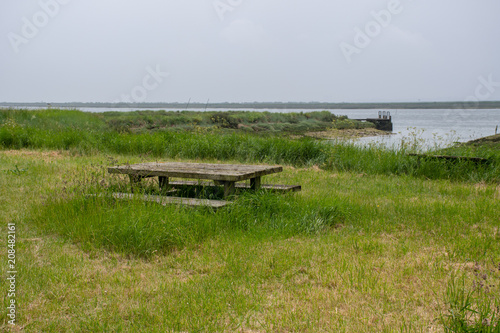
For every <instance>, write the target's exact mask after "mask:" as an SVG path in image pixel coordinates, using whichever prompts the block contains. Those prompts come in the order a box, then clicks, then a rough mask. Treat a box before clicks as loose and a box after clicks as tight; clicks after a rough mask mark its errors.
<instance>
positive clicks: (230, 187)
mask: <svg viewBox="0 0 500 333" xmlns="http://www.w3.org/2000/svg"><path fill="white" fill-rule="evenodd" d="M234 183H235V182H228V181H225V182H224V198H227V197H229V196H231V195H234V194H235V193H236V188H235V186H234Z"/></svg>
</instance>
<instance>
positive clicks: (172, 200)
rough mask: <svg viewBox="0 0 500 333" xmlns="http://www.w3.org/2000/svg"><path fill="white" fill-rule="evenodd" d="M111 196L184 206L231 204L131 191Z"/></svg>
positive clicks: (216, 206)
mask: <svg viewBox="0 0 500 333" xmlns="http://www.w3.org/2000/svg"><path fill="white" fill-rule="evenodd" d="M111 196H112V197H113V198H115V199H126V200H133V199H135V198H139V199H140V200H143V201H149V202H156V203H158V204H160V205H163V206H166V205H171V204H175V205H184V206H207V207H212V208H215V209H217V208H222V207H224V206H227V205H229V204H231V202H229V201H224V200H208V199H194V198H180V197H167V196H161V195H147V194H145V195H134V194H131V193H112V194H111Z"/></svg>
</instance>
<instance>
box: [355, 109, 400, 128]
mask: <svg viewBox="0 0 500 333" xmlns="http://www.w3.org/2000/svg"><path fill="white" fill-rule="evenodd" d="M355 120H359V121H368V122H370V123H373V124H375V128H376V129H378V130H381V131H388V132H392V117H391V113H390V112H389V111H379V112H378V118H365V119H355Z"/></svg>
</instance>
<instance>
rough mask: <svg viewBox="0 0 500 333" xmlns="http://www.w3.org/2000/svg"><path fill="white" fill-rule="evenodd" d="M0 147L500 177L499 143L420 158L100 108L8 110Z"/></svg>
mask: <svg viewBox="0 0 500 333" xmlns="http://www.w3.org/2000/svg"><path fill="white" fill-rule="evenodd" d="M0 147H3V148H11V149H12V148H13V149H20V148H45V149H64V150H71V151H73V152H75V153H79V154H92V153H95V152H105V153H119V154H128V155H130V154H133V155H148V156H151V157H152V158H189V159H216V160H221V161H223V160H236V161H240V162H244V163H278V164H287V165H293V166H311V165H319V166H321V167H322V168H324V169H328V170H339V171H354V172H359V173H366V174H389V175H401V174H408V175H413V176H419V177H426V178H430V179H441V178H444V179H456V180H467V181H474V182H477V181H497V180H499V179H500V157H499V156H500V155H499V154H498V152H497V149H495V148H491V149H490V151H491V152H492V153H491V154H490V158H491V159H492V163H489V164H483V165H476V164H475V163H473V162H460V163H454V162H449V161H441V160H432V159H420V160H419V159H417V158H415V157H411V156H408V154H407V152H408V150H407V148H404V147H403V148H401V149H399V150H388V149H384V148H382V147H376V146H371V147H359V146H356V145H353V144H349V143H345V142H337V143H328V142H321V141H317V140H314V139H310V138H302V139H290V138H287V137H284V136H280V135H269V134H266V135H255V134H249V133H235V132H233V133H227V132H223V131H217V130H215V131H207V130H200V131H182V132H179V131H156V132H141V133H131V132H123V131H122V132H119V131H116V130H113V129H111V128H109V127H107V125H106V124H105V123H104V121H103V120H100V119H99V117H97V116H95V115H93V114H86V113H83V112H78V111H58V110H48V111H23V110H20V111H13V110H6V111H5V110H2V111H0Z"/></svg>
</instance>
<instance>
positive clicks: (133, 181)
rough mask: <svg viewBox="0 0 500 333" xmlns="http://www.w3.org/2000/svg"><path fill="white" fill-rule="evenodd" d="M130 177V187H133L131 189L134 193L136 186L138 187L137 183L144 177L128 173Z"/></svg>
mask: <svg viewBox="0 0 500 333" xmlns="http://www.w3.org/2000/svg"><path fill="white" fill-rule="evenodd" d="M128 177H129V178H130V187H131V190H132V193H133V192H134V187H136V185H137V184H139V183H140V182H141V180H142V177H141V176H138V175H128Z"/></svg>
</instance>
